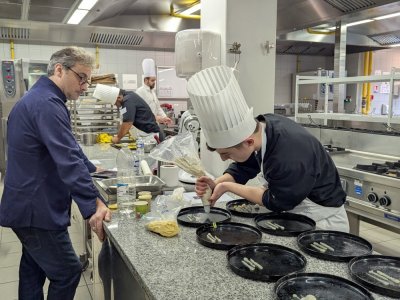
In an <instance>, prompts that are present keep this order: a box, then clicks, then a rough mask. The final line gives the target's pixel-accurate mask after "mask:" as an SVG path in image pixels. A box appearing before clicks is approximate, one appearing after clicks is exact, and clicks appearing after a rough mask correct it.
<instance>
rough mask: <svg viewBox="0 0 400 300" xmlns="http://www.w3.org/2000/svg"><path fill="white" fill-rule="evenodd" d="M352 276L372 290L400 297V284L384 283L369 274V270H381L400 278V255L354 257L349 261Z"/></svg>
mask: <svg viewBox="0 0 400 300" xmlns="http://www.w3.org/2000/svg"><path fill="white" fill-rule="evenodd" d="M349 270H350V274H351V277H352V278H353V279H354V280H356V281H357V282H359V283H361V285H363V286H365V287H366V288H367V289H369V290H370V291H373V292H376V293H379V294H382V295H385V296H389V297H395V298H397V299H399V298H400V284H397V283H393V282H392V281H389V280H388V282H389V283H390V284H389V285H384V284H382V283H380V282H379V281H378V280H375V279H373V278H371V277H370V276H368V275H367V273H368V272H369V271H371V270H372V271H381V272H384V273H385V274H387V275H389V276H391V277H393V278H396V279H398V280H400V257H395V256H383V255H365V256H359V257H355V258H353V259H352V260H351V261H350V262H349Z"/></svg>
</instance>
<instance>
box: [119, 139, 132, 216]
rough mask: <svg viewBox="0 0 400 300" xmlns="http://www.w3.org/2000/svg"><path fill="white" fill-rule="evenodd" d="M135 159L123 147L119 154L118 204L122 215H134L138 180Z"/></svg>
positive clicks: (126, 147)
mask: <svg viewBox="0 0 400 300" xmlns="http://www.w3.org/2000/svg"><path fill="white" fill-rule="evenodd" d="M133 166H134V157H133V155H132V153H131V151H130V150H129V149H128V145H123V146H122V148H121V150H120V151H118V154H117V204H118V210H119V212H120V213H121V214H131V213H133V203H134V201H135V199H136V180H135V172H134V169H133Z"/></svg>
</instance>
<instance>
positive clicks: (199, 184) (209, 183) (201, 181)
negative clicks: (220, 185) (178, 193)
mask: <svg viewBox="0 0 400 300" xmlns="http://www.w3.org/2000/svg"><path fill="white" fill-rule="evenodd" d="M207 187H210V188H211V190H213V189H214V188H215V182H214V180H212V179H211V178H210V177H207V176H201V177H199V178H197V180H196V185H195V191H196V194H197V196H199V197H201V196H203V195H204V193H205V192H206V189H207Z"/></svg>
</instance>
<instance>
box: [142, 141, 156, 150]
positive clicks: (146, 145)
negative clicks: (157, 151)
mask: <svg viewBox="0 0 400 300" xmlns="http://www.w3.org/2000/svg"><path fill="white" fill-rule="evenodd" d="M156 146H157V143H156V142H145V143H144V152H145V153H149V152H150V151H151V150H152V149H153V148H155V147H156Z"/></svg>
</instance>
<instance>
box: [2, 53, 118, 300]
mask: <svg viewBox="0 0 400 300" xmlns="http://www.w3.org/2000/svg"><path fill="white" fill-rule="evenodd" d="M92 65H93V57H92V56H91V55H90V54H89V53H87V52H85V51H84V50H83V49H81V48H77V47H69V48H65V49H62V50H60V51H57V52H55V53H54V54H53V55H52V56H51V59H50V63H49V65H48V68H47V73H48V77H44V76H43V77H41V78H40V79H39V80H38V81H37V83H36V84H35V85H34V86H33V87H32V88H31V89H30V90H29V91H28V92H27V93H26V94H25V95H24V96H23V97H22V98H21V99H20V100H19V101H18V102H17V103H16V105H15V106H14V107H13V109H12V111H11V113H10V115H9V117H8V127H7V142H8V161H7V173H6V176H5V180H4V192H3V197H2V200H1V203H0V225H1V226H4V227H10V228H12V230H13V231H14V232H15V233H16V235H17V236H18V238H19V240H20V241H21V243H22V257H21V262H20V269H19V276H20V277H19V291H18V294H19V299H20V300H24V299H43V284H44V282H45V279H46V277H47V278H48V279H49V281H50V285H49V289H48V298H47V299H58V300H59V299H71V300H72V299H73V298H74V295H75V290H76V287H77V286H78V283H79V280H80V277H81V271H82V266H81V263H80V261H79V259H78V257H77V255H76V254H75V251H74V249H73V247H72V244H71V240H70V238H69V234H68V231H67V227H68V226H69V225H70V211H71V202H72V199H74V201H75V202H76V204H77V205H78V207H79V210H80V212H81V214H82V216H83V217H84V218H85V219H89V223H90V226H91V227H92V230H93V231H94V232H96V234H97V235H98V237H99V239H100V240H103V239H104V231H103V226H102V222H103V220H106V221H108V220H110V217H111V215H110V211H109V210H108V208H107V207H106V205H105V204H104V203H103V202H102V201H101V200H100V199H99V194H98V191H97V189H96V188H95V186H94V185H93V183H92V179H91V177H90V173H91V172H94V171H95V170H96V167H95V166H94V165H93V164H92V163H91V162H90V161H89V160H88V159H87V157H86V156H85V155H84V154H83V152H82V150H81V148H80V146H79V145H78V143H77V142H76V140H75V138H74V136H73V134H72V131H71V125H70V115H69V112H68V110H67V107H66V105H65V102H66V101H67V99H70V100H76V99H78V97H79V95H80V94H81V93H82V92H83V91H85V90H87V87H88V84H89V79H90V76H91V71H92Z"/></svg>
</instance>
